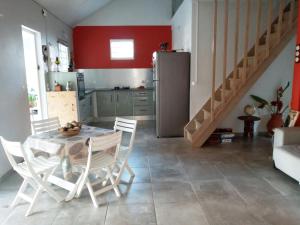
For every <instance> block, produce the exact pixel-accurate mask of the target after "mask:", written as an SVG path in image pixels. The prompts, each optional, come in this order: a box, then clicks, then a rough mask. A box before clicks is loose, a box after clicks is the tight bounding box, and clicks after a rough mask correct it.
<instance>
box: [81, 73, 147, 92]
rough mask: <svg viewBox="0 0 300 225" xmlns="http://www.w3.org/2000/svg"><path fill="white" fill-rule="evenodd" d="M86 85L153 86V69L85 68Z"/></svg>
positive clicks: (89, 86) (93, 86)
mask: <svg viewBox="0 0 300 225" xmlns="http://www.w3.org/2000/svg"><path fill="white" fill-rule="evenodd" d="M80 71H82V72H83V73H84V81H85V87H86V88H87V89H88V88H113V87H116V86H119V87H123V86H129V87H131V88H136V87H139V86H145V87H152V69H84V70H80Z"/></svg>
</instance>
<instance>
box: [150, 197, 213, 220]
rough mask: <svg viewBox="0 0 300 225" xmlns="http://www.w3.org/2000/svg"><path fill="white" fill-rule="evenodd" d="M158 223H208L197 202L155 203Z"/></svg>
mask: <svg viewBox="0 0 300 225" xmlns="http://www.w3.org/2000/svg"><path fill="white" fill-rule="evenodd" d="M155 211H156V215H157V224H158V225H187V224H188V225H209V224H208V222H207V219H206V217H205V215H204V212H203V210H202V207H201V206H200V204H199V203H198V202H184V203H183V202H181V203H168V204H156V205H155Z"/></svg>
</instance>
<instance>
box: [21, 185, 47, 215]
mask: <svg viewBox="0 0 300 225" xmlns="http://www.w3.org/2000/svg"><path fill="white" fill-rule="evenodd" d="M42 190H43V188H42V186H39V187H38V189H37V190H36V192H35V194H34V196H33V198H32V202H31V203H30V206H29V208H28V210H27V212H26V214H25V216H29V214H30V213H31V210H32V208H33V205H34V203H35V202H36V200H37V197H38V196H39V194H40V193H41V192H42Z"/></svg>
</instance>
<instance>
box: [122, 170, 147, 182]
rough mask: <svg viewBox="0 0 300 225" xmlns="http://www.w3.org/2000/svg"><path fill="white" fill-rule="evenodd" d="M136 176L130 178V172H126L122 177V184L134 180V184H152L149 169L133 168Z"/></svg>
mask: <svg viewBox="0 0 300 225" xmlns="http://www.w3.org/2000/svg"><path fill="white" fill-rule="evenodd" d="M132 170H133V172H134V174H135V176H134V177H132V178H131V177H130V174H129V173H128V171H126V170H125V172H124V173H123V175H122V177H121V182H123V183H128V182H130V181H131V180H132V182H133V183H150V182H151V179H150V171H149V168H132Z"/></svg>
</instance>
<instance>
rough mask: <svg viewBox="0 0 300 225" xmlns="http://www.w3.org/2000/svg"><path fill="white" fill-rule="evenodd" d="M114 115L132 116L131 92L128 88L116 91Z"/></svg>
mask: <svg viewBox="0 0 300 225" xmlns="http://www.w3.org/2000/svg"><path fill="white" fill-rule="evenodd" d="M115 100H116V115H117V116H132V115H133V103H132V92H131V91H129V90H124V91H116V92H115Z"/></svg>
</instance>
